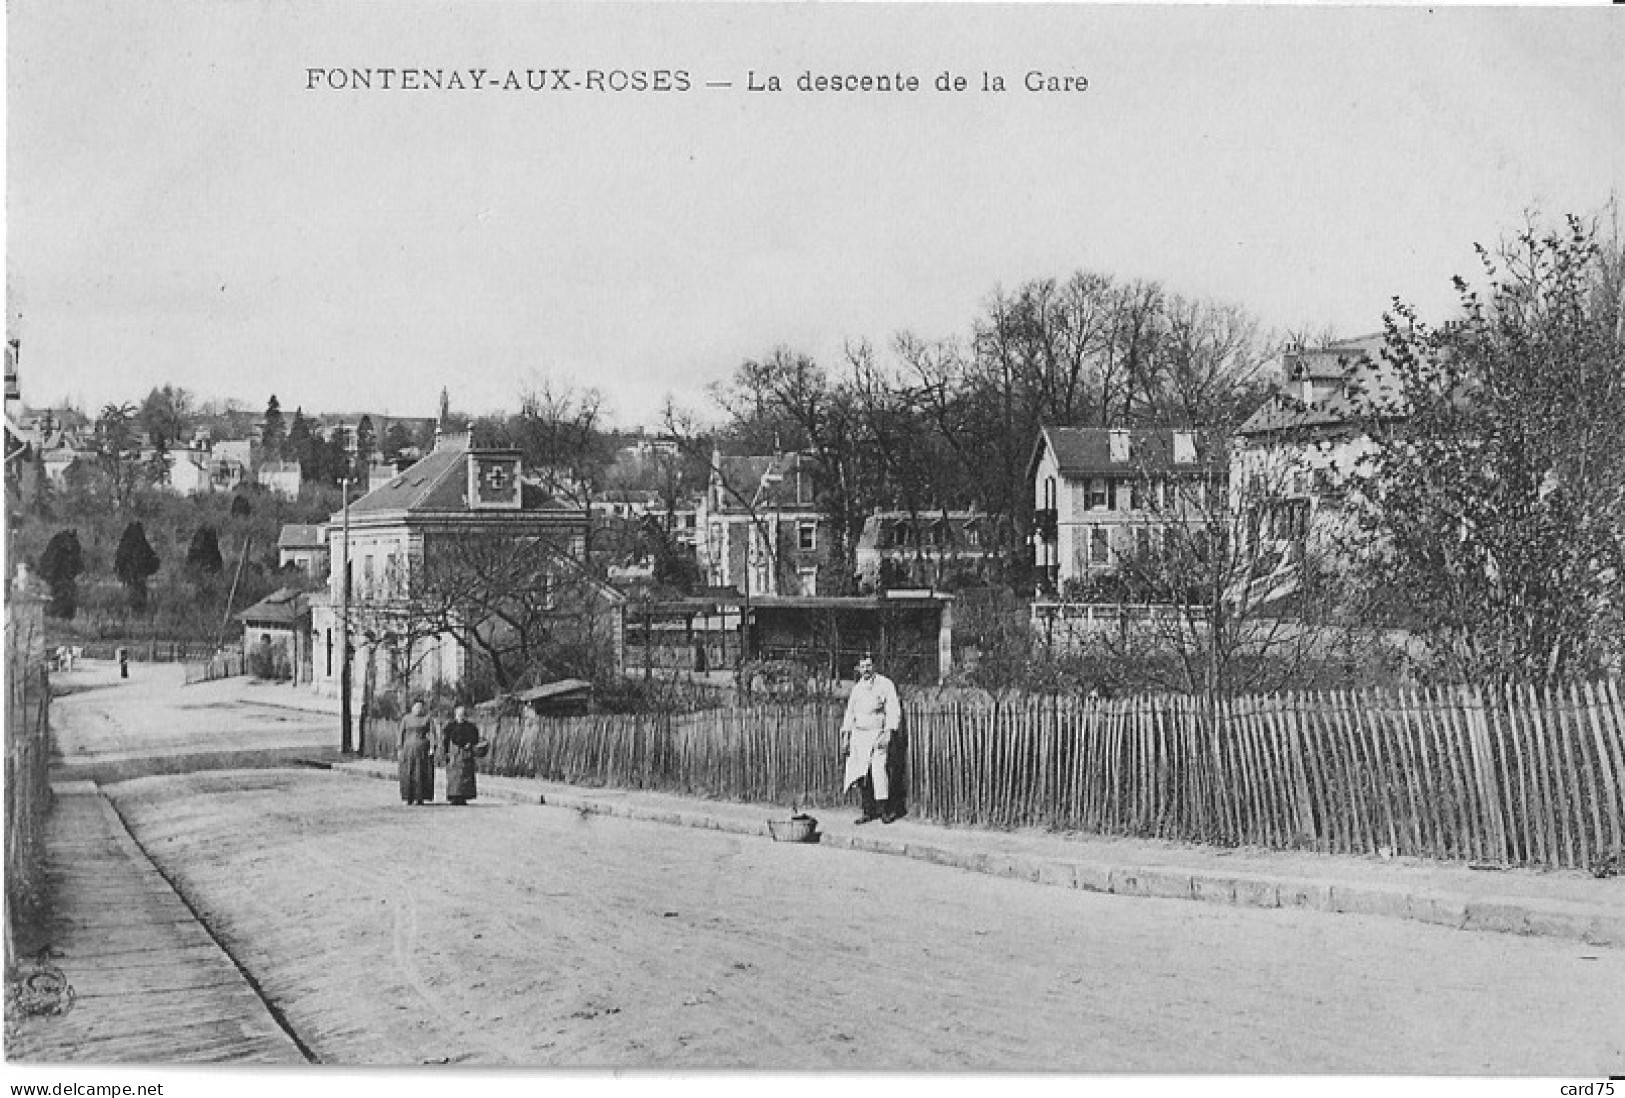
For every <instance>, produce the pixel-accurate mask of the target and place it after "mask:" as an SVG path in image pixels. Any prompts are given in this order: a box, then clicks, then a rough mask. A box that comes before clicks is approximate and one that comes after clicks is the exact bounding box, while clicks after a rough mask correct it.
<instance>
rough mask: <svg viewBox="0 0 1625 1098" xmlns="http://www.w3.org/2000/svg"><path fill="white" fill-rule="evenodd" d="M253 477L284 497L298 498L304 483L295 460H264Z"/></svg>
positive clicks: (301, 472)
mask: <svg viewBox="0 0 1625 1098" xmlns="http://www.w3.org/2000/svg"><path fill="white" fill-rule="evenodd" d="M254 479H255V480H256V481H257V482H258V483H260V484H261V485H263V486H264V487H266V488H267V489H269V490H270V491H272V492H274V493H276V494H277V495H279V496H281V497H282V498H284V499H298V498H299V489H300V488H301V487H302V486H303V484H304V476H303V471H302V470H301V469H300V467H299V463H298V462H297V461H266V462H261V463H260V467H259V469H258V470H256V471H255V473H254Z"/></svg>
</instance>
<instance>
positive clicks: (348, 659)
mask: <svg viewBox="0 0 1625 1098" xmlns="http://www.w3.org/2000/svg"><path fill="white" fill-rule="evenodd" d="M339 544H340V550H339V552H340V565H339V566H340V567H341V568H343V569H344V571H343V572H342V573H341V576H340V580H339V583H340V587H339V591H340V594H339V623H340V627H341V628H342V630H343V632H344V643H343V645H342V648H343V651H344V663H343V665H342V666H341V667H340V668H339V697H340V701H339V752H340V754H344V755H348V754H350V752H351V751H352V750H353V746H354V745H353V742H352V741H351V739H350V728H351V723H350V720H351V714H350V673H351V672H350V665H351V664H352V663H353V662H354V659H353V656H352V652H351V648H350V478H349V477H345V478H344V533H343V539H342V541H340V543H339Z"/></svg>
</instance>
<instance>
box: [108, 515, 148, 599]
mask: <svg viewBox="0 0 1625 1098" xmlns="http://www.w3.org/2000/svg"><path fill="white" fill-rule="evenodd" d="M157 571H158V554H157V553H154V552H153V551H152V545H151V544H150V543H149V542H148V541H147V531H146V529H145V528H144V527H142V525H141V523H139V522H132V523H130V525H128V526H126V527H125V528H124V536H123V537H121V538H119V542H118V551H117V552H116V553H115V554H114V555H113V572H114V574H115V575H117V576H118V579H119V582H120V583H122V584H123V585H124V588H125V590H127V591H128V592H129V593H130V605H131V606H133V607H134V608H135V609H137V610H141V609H144V608H145V607H146V605H147V580H149V579H151V578H152V577H153V575H154V574H155V573H156V572H157Z"/></svg>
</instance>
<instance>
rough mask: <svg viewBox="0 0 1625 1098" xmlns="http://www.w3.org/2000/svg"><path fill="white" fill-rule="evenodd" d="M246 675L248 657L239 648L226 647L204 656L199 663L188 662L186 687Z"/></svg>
mask: <svg viewBox="0 0 1625 1098" xmlns="http://www.w3.org/2000/svg"><path fill="white" fill-rule="evenodd" d="M246 674H248V655H247V654H246V653H245V652H244V651H243V650H242V648H241V646H236V647H227V648H222V649H219V650H218V651H212V652H211V653H209V654H206V655H205V656H204V658H203V659H202V660H201V661H193V662H188V663H187V665H186V685H187V686H191V685H192V684H193V683H197V682H214V681H215V680H216V679H229V678H231V677H232V676H234V675H246Z"/></svg>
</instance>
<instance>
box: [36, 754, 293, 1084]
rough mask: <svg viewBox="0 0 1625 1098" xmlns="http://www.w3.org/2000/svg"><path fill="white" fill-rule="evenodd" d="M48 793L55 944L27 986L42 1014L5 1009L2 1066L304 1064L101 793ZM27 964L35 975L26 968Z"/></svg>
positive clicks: (70, 787) (86, 788)
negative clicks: (50, 798) (52, 801)
mask: <svg viewBox="0 0 1625 1098" xmlns="http://www.w3.org/2000/svg"><path fill="white" fill-rule="evenodd" d="M52 790H53V793H54V794H55V797H56V804H55V806H54V807H53V808H52V810H51V820H50V825H49V826H50V830H49V833H48V835H47V840H46V841H47V849H48V850H49V852H50V853H49V859H50V861H49V867H48V872H49V875H50V879H51V888H52V892H53V903H52V913H51V916H50V923H49V925H48V926H47V927H46V928H45V929H46V933H45V934H44V935H42V937H44V938H45V939H46V940H48V941H49V943H50V945H49V948H48V950H47V952H46V955H45V956H44V957H42V958H40V959H39V960H38V962H37V963H36V964H35V966H34V970H33V978H32V979H30V980H29V981H28V986H29V987H30V988H31V989H35V990H36V994H35V995H33V996H32V998H34V999H35V1000H37V1001H36V1002H35V1003H34V1004H33V1005H34V1006H35V1008H36V1009H37V1010H38V1011H39V1012H38V1013H31V1014H30V1013H24V1012H23V1010H22V1009H21V1004H20V1003H19V1004H18V1006H17V1007H16V1008H14V1007H13V1005H12V1004H9V1003H8V1009H7V1018H6V1057H7V1058H8V1059H10V1060H13V1061H19V1062H33V1063H69V1062H71V1063H76V1064H84V1063H170V1064H172V1063H238V1064H303V1063H305V1062H306V1058H305V1056H304V1055H303V1054H302V1053H301V1052H300V1050H299V1048H298V1046H297V1045H296V1044H295V1043H294V1040H293V1038H291V1037H290V1036H289V1035H288V1034H287V1033H286V1032H285V1031H284V1030H283V1029H282V1028H281V1027H280V1026H279V1025H278V1024H277V1021H276V1019H275V1018H274V1017H273V1016H272V1015H271V1012H270V1010H269V1009H268V1008H267V1007H266V1005H265V1003H264V1002H263V1001H262V1000H261V999H260V997H259V995H258V994H257V993H256V992H255V990H254V988H253V987H252V986H251V985H250V984H249V982H248V979H247V978H246V977H245V976H244V975H243V974H242V972H241V971H239V970H238V968H237V966H236V965H235V964H234V963H233V962H232V960H231V958H230V957H229V956H228V955H227V954H226V952H225V950H224V949H222V948H221V947H220V945H219V943H217V942H216V941H215V940H214V939H213V938H212V937H211V936H210V935H209V933H208V931H207V930H205V929H204V928H203V924H202V923H200V922H199V921H198V920H197V918H196V916H194V915H193V913H192V911H191V910H190V909H189V908H188V907H187V906H186V904H185V903H184V902H182V900H181V899H180V897H179V896H177V895H176V894H175V891H174V889H172V888H171V887H170V885H169V882H168V881H166V880H165V879H164V878H163V876H162V875H161V874H160V873H159V872H158V870H157V869H156V868H155V867H154V866H153V864H152V862H151V861H150V860H148V858H147V856H146V854H145V853H144V852H143V851H142V850H141V848H140V847H139V846H138V845H137V844H136V842H135V840H134V839H133V838H131V837H130V833H129V832H128V831H127V830H125V827H124V824H123V822H122V821H121V820H120V819H119V818H118V815H117V814H116V813H115V812H114V811H113V807H112V805H110V804H109V803H108V802H107V800H106V798H104V797H103V796H102V794H101V793H100V791H99V790H97V788H96V787H95V786H94V785H93V784H91V783H89V782H60V783H57V784H55V785H53V787H52ZM20 967H22V969H23V971H24V972H25V973H27V972H28V971H29V963H28V962H27V961H24V962H21V965H20ZM53 970H54V971H53ZM63 981H65V985H64V983H63Z"/></svg>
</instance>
